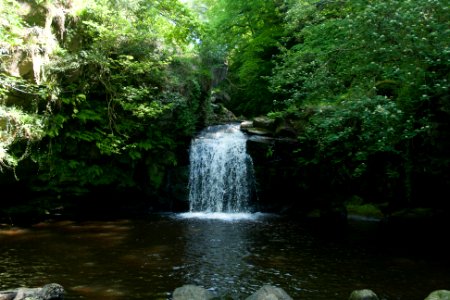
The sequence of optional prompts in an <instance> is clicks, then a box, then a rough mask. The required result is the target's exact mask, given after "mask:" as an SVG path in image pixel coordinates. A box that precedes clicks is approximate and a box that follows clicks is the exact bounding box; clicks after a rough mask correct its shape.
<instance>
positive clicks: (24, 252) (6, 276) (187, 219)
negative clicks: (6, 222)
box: [0, 214, 450, 300]
mask: <svg viewBox="0 0 450 300" xmlns="http://www.w3.org/2000/svg"><path fill="white" fill-rule="evenodd" d="M377 228H378V224H377V222H374V221H370V220H363V221H361V220H358V221H352V222H350V224H349V226H348V228H347V230H346V232H345V233H344V234H340V235H337V236H336V235H332V234H323V232H322V231H320V230H317V228H316V227H315V226H313V225H311V224H307V223H305V222H297V221H295V220H292V219H288V218H283V217H278V216H275V215H265V214H257V215H242V216H234V217H233V216H231V217H230V216H228V217H227V216H214V215H207V216H205V215H203V216H202V215H189V214H155V215H151V216H149V217H148V219H140V220H128V219H123V220H120V219H119V220H108V221H71V220H58V221H48V222H42V223H39V224H35V225H34V226H31V227H27V228H17V227H14V228H9V227H7V226H3V227H1V228H0V290H5V289H12V288H17V287H20V286H27V287H37V286H42V285H45V284H47V283H51V282H56V283H59V284H61V285H62V286H63V287H64V288H65V290H66V296H65V299H69V300H70V299H90V300H103V299H105V300H106V299H108V300H119V299H120V300H125V299H127V300H138V299H170V296H171V293H172V292H173V290H174V289H175V288H177V287H179V286H182V285H183V284H188V283H190V284H196V285H199V286H202V287H204V288H206V289H209V290H210V291H211V292H213V293H214V295H215V296H216V297H218V298H220V299H245V298H246V297H248V296H249V295H251V294H252V293H253V292H255V291H256V290H257V289H259V288H260V287H261V286H262V285H264V284H271V285H275V286H278V287H281V288H283V289H284V290H285V291H286V292H287V293H288V294H289V295H290V296H291V297H292V298H293V299H302V300H321V299H327V300H329V299H343V300H344V299H345V300H346V299H348V296H349V295H350V293H351V291H352V290H354V289H362V288H370V289H372V290H373V291H375V293H377V294H378V296H379V297H380V299H387V300H391V299H405V300H406V299H407V300H415V299H417V300H419V299H420V300H423V299H424V298H425V297H426V296H427V295H428V294H429V293H430V292H431V291H432V290H435V289H449V288H450V259H449V258H448V255H447V254H446V253H447V252H446V251H441V250H442V247H443V246H442V245H441V244H440V243H438V242H436V244H435V245H432V244H431V245H423V246H424V247H423V248H422V247H419V246H418V245H417V244H414V243H408V244H404V243H399V242H398V241H395V239H394V240H393V239H390V240H385V239H383V236H382V235H380V234H378V231H377ZM433 246H436V250H440V251H433Z"/></svg>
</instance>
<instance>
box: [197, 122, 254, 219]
mask: <svg viewBox="0 0 450 300" xmlns="http://www.w3.org/2000/svg"><path fill="white" fill-rule="evenodd" d="M246 140H247V137H246V135H245V134H244V133H242V132H241V131H240V129H239V124H227V125H216V126H210V127H208V128H206V129H204V130H203V131H202V132H201V133H200V134H199V135H198V136H197V137H196V138H195V139H193V141H192V143H191V147H190V154H189V155H190V170H189V171H190V174H189V203H190V211H191V212H207V213H248V212H250V209H249V201H250V197H251V194H252V185H253V167H252V161H251V157H250V156H249V155H248V154H247V149H246Z"/></svg>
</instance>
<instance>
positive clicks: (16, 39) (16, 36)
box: [0, 0, 24, 57]
mask: <svg viewBox="0 0 450 300" xmlns="http://www.w3.org/2000/svg"><path fill="white" fill-rule="evenodd" d="M19 9H20V5H19V3H18V2H17V1H12V0H0V20H1V21H0V50H1V51H0V57H1V56H3V55H5V53H3V51H8V52H9V50H10V48H12V47H14V46H18V45H21V44H22V42H23V40H22V34H21V33H22V29H23V27H24V24H23V20H22V19H21V17H20V15H19Z"/></svg>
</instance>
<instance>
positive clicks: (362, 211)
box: [346, 203, 384, 218]
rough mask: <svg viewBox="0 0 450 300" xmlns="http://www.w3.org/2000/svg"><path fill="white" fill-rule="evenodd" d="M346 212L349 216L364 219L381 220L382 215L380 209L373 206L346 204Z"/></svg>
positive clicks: (368, 204)
mask: <svg viewBox="0 0 450 300" xmlns="http://www.w3.org/2000/svg"><path fill="white" fill-rule="evenodd" d="M346 207H347V212H348V214H349V215H359V216H364V217H373V218H382V217H383V216H384V215H383V213H382V212H381V210H380V208H379V207H378V206H376V205H374V204H370V203H367V204H355V203H351V204H347V205H346Z"/></svg>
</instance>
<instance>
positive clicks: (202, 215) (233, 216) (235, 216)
mask: <svg viewBox="0 0 450 300" xmlns="http://www.w3.org/2000/svg"><path fill="white" fill-rule="evenodd" d="M265 215H266V214H263V213H224V212H186V213H180V214H177V216H178V217H180V218H182V219H203V220H222V221H241V220H257V219H259V218H260V217H262V216H265Z"/></svg>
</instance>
